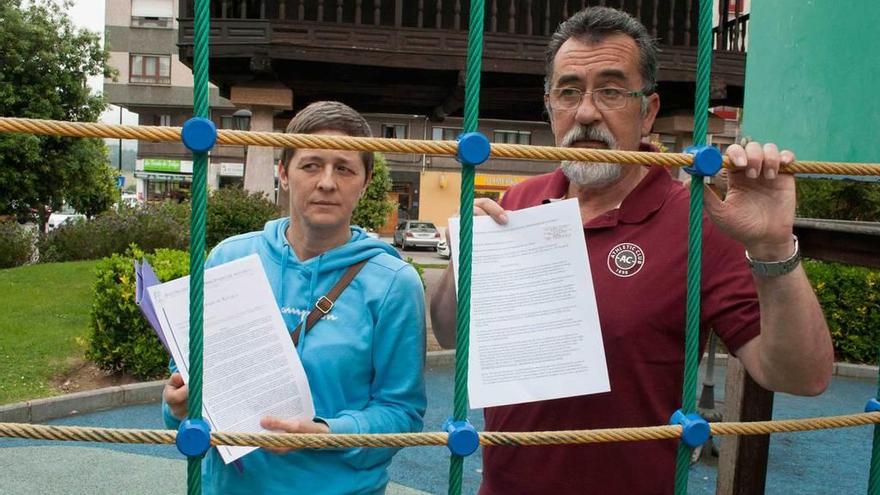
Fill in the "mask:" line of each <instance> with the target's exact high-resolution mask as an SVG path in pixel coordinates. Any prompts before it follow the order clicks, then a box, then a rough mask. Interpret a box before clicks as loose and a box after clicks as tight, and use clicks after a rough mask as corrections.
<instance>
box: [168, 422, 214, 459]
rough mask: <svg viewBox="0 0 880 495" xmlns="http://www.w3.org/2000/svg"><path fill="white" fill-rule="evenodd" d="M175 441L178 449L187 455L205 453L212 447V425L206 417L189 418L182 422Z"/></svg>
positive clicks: (192, 455)
mask: <svg viewBox="0 0 880 495" xmlns="http://www.w3.org/2000/svg"><path fill="white" fill-rule="evenodd" d="M174 443H175V444H177V450H179V451H180V453H181V454H183V455H185V456H187V457H200V456H202V455H205V452H207V451H208V449H210V448H211V427H210V426H208V422H207V421H205V420H204V419H201V418H199V419H187V420H185V421H184V422H183V423H180V428H178V429H177V438H176V439H175V440H174Z"/></svg>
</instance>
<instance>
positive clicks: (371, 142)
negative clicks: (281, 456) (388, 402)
mask: <svg viewBox="0 0 880 495" xmlns="http://www.w3.org/2000/svg"><path fill="white" fill-rule="evenodd" d="M209 5H210V0H196V1H195V19H194V21H195V22H194V24H195V29H194V35H195V36H194V57H193V73H194V95H193V114H194V117H193V119H191V120H190V121H188V122H187V124H186V125H185V126H184V127H182V128H180V127H153V126H149V127H140V126H129V125H112V124H97V123H85V122H60V121H51V120H39V119H24V118H12V117H0V132H19V133H30V134H35V135H55V136H72V137H98V138H116V139H142V140H148V141H182V142H183V143H184V144H185V145H186V146H187V147H188V148H189V149H190V150H192V151H193V184H192V217H191V233H190V238H191V241H190V242H191V244H190V254H191V257H190V274H191V277H190V308H191V312H190V342H191V345H190V355H189V362H190V383H189V411H190V417H189V418H188V419H187V420H186V421H184V423H183V424H182V425H181V428H180V429H179V430H178V431H176V432H175V431H169V430H130V429H112V428H80V427H64V426H45V425H30V424H20V423H0V437H13V438H29V439H42V440H65V441H90V442H110V443H145V444H170V443H175V444H177V446H178V448H180V450H181V451H182V452H184V453H185V454H186V455H187V457H188V469H187V473H188V474H187V482H188V483H187V486H188V492H189V493H190V494H191V495H196V494H199V493H201V458H202V456H203V455H204V453H205V452H206V451H207V450H208V448H210V447H211V446H216V445H230V446H258V447H286V448H345V447H414V446H431V445H446V446H448V447H449V448H450V450H451V451H452V457H451V463H450V470H449V493H450V494H451V495H458V494H460V493H461V483H462V466H463V463H462V461H463V458H464V456H466V455H468V454H470V453H471V452H473V451H474V450H475V449H476V447H477V446H478V445H517V446H530V445H559V444H586V443H601V442H629V441H644V440H658V439H681V442H680V443H679V449H678V454H677V463H676V476H675V493H676V494H686V493H687V469H688V465H689V459H690V454H691V450H692V449H693V448H694V447H696V446H697V445H700V444H702V443H703V441H705V439H706V438H708V436H709V435H766V434H769V433H779V432H795V431H810V430H818V429H829V428H846V427H854V426H861V425H868V424H874V425H875V429H874V440H873V453H872V458H871V469H870V474H869V493H870V494H872V495H880V428H878V427H877V426H876V425H877V424H880V402H878V401H877V400H876V399H870V400H869V401H868V404H867V406H866V407H865V412H864V413H859V414H851V415H845V416H833V417H822V418H806V419H793V420H783V421H763V422H750V423H734V422H728V423H707V422H706V421H705V420H703V419H702V418H700V417H699V415H697V414H696V382H697V366H698V355H697V354H698V339H699V323H700V322H699V315H700V285H699V284H700V266H701V250H702V246H701V239H702V232H701V229H702V221H701V219H702V213H703V212H702V196H703V181H702V180H693V181H691V195H690V215H689V225H688V273H687V280H688V286H687V313H686V322H687V326H686V331H685V372H684V374H685V376H684V385H683V397H682V407H681V409H679V410H678V411H675V412H674V414H673V420H672V421H671V424H669V425H663V426H652V427H642V428H610V429H598V430H575V431H544V432H522V433H511V432H480V433H477V432H476V431H474V429H473V428H472V427H471V426H470V424H469V423H468V422H467V363H468V338H469V330H470V291H471V287H470V282H471V280H470V278H471V277H470V269H471V255H472V227H473V221H472V216H473V199H474V177H475V167H476V166H477V165H479V164H480V163H482V162H484V161H486V160H487V159H488V158H490V157H496V158H520V159H533V160H554V161H558V160H578V161H593V162H614V163H621V164H633V165H651V166H663V167H686V168H687V169H688V170H689V171H690V172H691V173H693V174H695V175H696V176H697V177H700V178H702V176H706V175H713V174H714V173H716V172H717V171H718V170H719V169H720V168H722V167H730V164H729V163H728V161H727V159H726V158H721V157H720V155H717V152H715V153H716V155H713V154H712V152H711V151H709V152H708V153H703V151H706V150H711V149H710V148H706V147H705V146H704V145H705V142H706V131H707V124H708V122H707V115H708V103H709V79H710V77H709V76H710V69H711V55H712V39H711V29H712V0H700V3H699V14H700V15H699V43H698V50H697V85H696V96H695V105H694V108H695V111H694V115H695V117H694V143H695V145H696V146H697V150H695V153H693V154H689V153H688V154H680V153H646V152H628V151H616V150H596V149H574V148H555V147H547V146H528V145H513V144H490V143H489V142H488V140H487V139H486V138H485V136H482V135H481V134H479V133H477V132H476V131H477V128H478V108H479V92H480V65H481V60H482V44H483V43H482V41H483V40H482V37H483V20H484V19H483V18H484V11H483V10H484V2H483V1H480V0H472V1H471V2H470V25H469V33H468V50H467V70H466V85H465V96H466V97H465V111H464V125H463V131H464V133H463V134H462V136H461V137H460V138H459V139H458V140H457V141H424V140H399V139H381V138H357V137H344V136H322V135H303V134H281V133H271V132H247V131H230V130H219V131H218V130H216V128H215V127H214V125H213V123H211V122H210V121H209V120H208V115H209V104H208V43H209V36H208V33H209V24H210V19H209ZM215 144H239V145H260V146H274V147H290V148H324V149H336V150H355V151H383V152H405V153H420V154H422V153H423V154H432V155H452V156H456V157H457V158H458V159H459V161H460V162H461V164H462V186H461V197H460V203H461V208H460V212H461V239H460V254H459V256H460V258H459V260H460V263H459V286H458V296H459V297H458V307H457V314H458V318H457V322H458V323H457V325H458V327H457V335H456V339H457V340H456V349H457V351H456V365H455V395H454V404H453V415H452V418H451V420H450V421H449V422H447V425H444V427H443V429H444V430H446V431H443V432H435V433H407V434H369V435H365V434H344V435H340V434H245V433H232V432H209V431H208V430H207V429H206V428H204V421H203V420H202V419H201V417H200V414H201V410H202V405H201V404H202V350H203V349H202V343H203V333H202V332H203V327H202V325H203V323H202V320H203V313H202V310H203V277H204V262H205V260H204V246H205V210H206V201H207V198H206V196H207V186H206V183H207V163H208V157H207V152H208V151H209V150H210V149H211V148H212V147H213V146H214V145H215ZM701 146H702V148H700V147H701ZM780 172H782V173H820V174H830V175H880V165H878V164H867V163H835V162H811V161H798V162H795V163H792V164H789V165H787V166H783V167H782V168H781V169H780ZM878 394H880V391H878ZM671 413H672V412H671ZM456 438H457V439H458V441H456ZM462 438H464V441H463V442H462V441H461V440H462ZM194 445H195V447H194Z"/></svg>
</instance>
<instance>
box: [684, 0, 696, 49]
mask: <svg viewBox="0 0 880 495" xmlns="http://www.w3.org/2000/svg"><path fill="white" fill-rule="evenodd" d="M693 4H694V0H687V15H686V16H685V18H684V46H691V12H692V8H693Z"/></svg>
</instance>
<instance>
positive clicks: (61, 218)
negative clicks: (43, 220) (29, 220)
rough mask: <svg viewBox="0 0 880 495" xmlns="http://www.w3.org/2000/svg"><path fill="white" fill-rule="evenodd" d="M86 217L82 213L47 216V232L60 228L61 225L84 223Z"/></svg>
mask: <svg viewBox="0 0 880 495" xmlns="http://www.w3.org/2000/svg"><path fill="white" fill-rule="evenodd" d="M85 219H86V216H85V215H83V214H82V213H52V214H51V215H49V222H48V223H47V224H46V227H47V228H48V230H49V232H51V231H53V230H55V229H57V228H58V227H61V226H62V225H70V224H72V223H75V222H78V221H85Z"/></svg>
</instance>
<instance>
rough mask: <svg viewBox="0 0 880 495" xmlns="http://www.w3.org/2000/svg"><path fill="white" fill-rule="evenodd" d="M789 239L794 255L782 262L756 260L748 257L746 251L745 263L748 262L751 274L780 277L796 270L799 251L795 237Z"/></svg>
mask: <svg viewBox="0 0 880 495" xmlns="http://www.w3.org/2000/svg"><path fill="white" fill-rule="evenodd" d="M791 237H792V239H793V240H794V254H792V255H791V256H789V257H788V258H786V259H784V260H779V261H762V260H756V259H754V258H752V257H751V256H750V255H749V252H748V250H746V261H748V262H749V267H751V269H752V273H754V274H755V275H757V276H759V277H779V276H781V275H785V274H786V273H791V272H792V271H793V270H794V269H795V268H797V266H798V265H799V264H800V263H801V249H800V246H799V245H798V238H797V236H796V235H792V236H791Z"/></svg>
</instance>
